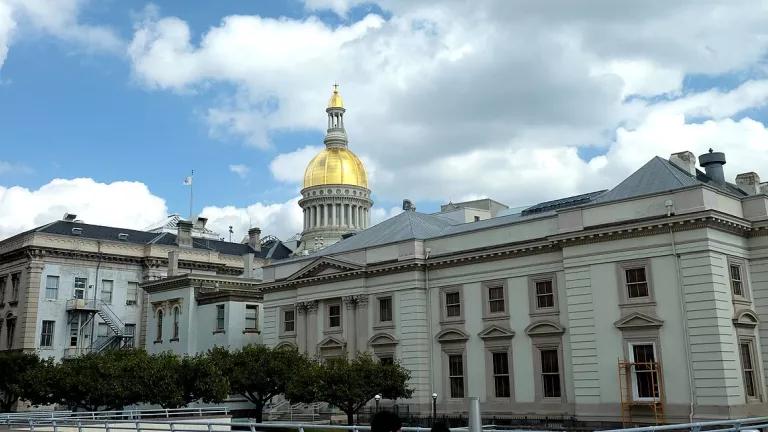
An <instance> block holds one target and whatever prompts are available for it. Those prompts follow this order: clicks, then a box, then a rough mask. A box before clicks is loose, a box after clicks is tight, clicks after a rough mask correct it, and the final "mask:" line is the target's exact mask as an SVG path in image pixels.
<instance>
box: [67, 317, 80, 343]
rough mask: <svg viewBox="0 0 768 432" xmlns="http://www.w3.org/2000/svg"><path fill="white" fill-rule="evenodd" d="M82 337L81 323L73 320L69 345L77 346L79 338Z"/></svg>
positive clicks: (70, 325)
mask: <svg viewBox="0 0 768 432" xmlns="http://www.w3.org/2000/svg"><path fill="white" fill-rule="evenodd" d="M79 337H80V324H78V322H77V321H73V322H72V323H70V324H69V346H71V347H76V346H77V340H78V339H79Z"/></svg>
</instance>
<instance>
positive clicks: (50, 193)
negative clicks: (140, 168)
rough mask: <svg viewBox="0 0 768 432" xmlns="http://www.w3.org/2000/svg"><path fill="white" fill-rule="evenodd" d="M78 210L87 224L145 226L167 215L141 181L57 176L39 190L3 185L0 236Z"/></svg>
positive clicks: (0, 204) (159, 199)
mask: <svg viewBox="0 0 768 432" xmlns="http://www.w3.org/2000/svg"><path fill="white" fill-rule="evenodd" d="M66 212H68V213H75V214H77V215H78V217H79V218H80V219H82V220H84V221H85V222H86V223H92V224H100V225H111V226H118V227H124V228H133V229H144V228H145V227H146V226H147V225H149V224H151V223H154V222H156V221H158V220H161V219H162V218H164V217H165V216H166V215H167V214H168V213H167V208H166V205H165V200H163V199H162V198H160V197H157V196H155V195H153V194H152V193H151V192H150V191H149V189H148V188H147V186H146V185H144V184H143V183H140V182H131V181H117V182H113V183H99V182H96V181H94V180H93V179H90V178H76V179H54V180H51V182H50V183H48V184H45V185H43V186H41V187H40V188H39V189H36V190H30V189H27V188H23V187H19V186H12V187H4V186H0V238H5V237H8V236H10V235H13V234H16V233H18V232H20V231H24V230H28V229H31V228H34V227H36V226H40V225H43V224H46V223H49V222H53V221H55V220H57V219H60V218H61V216H62V215H63V214H64V213H66Z"/></svg>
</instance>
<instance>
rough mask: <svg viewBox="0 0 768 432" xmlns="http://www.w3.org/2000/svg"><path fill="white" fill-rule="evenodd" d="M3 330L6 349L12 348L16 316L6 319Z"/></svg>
mask: <svg viewBox="0 0 768 432" xmlns="http://www.w3.org/2000/svg"><path fill="white" fill-rule="evenodd" d="M6 323H7V324H6V326H5V331H6V342H7V343H6V345H5V346H6V347H8V349H12V348H13V336H14V334H15V333H16V318H13V319H9V320H7V321H6Z"/></svg>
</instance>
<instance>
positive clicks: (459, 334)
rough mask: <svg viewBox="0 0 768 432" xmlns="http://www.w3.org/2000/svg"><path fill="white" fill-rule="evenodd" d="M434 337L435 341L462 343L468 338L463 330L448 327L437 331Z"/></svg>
mask: <svg viewBox="0 0 768 432" xmlns="http://www.w3.org/2000/svg"><path fill="white" fill-rule="evenodd" d="M435 339H437V341H438V342H440V343H456V342H462V343H463V342H466V341H468V340H469V335H468V334H466V333H465V332H464V331H463V330H459V329H455V328H449V329H445V330H443V331H441V332H440V333H438V334H437V335H436V336H435Z"/></svg>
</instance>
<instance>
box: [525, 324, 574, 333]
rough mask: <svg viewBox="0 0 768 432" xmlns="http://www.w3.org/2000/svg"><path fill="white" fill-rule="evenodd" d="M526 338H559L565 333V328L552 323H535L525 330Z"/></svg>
mask: <svg viewBox="0 0 768 432" xmlns="http://www.w3.org/2000/svg"><path fill="white" fill-rule="evenodd" d="M525 333H526V334H527V335H528V336H560V335H562V334H563V333H565V327H563V326H561V325H560V324H558V323H556V322H554V321H537V322H534V323H531V324H530V325H529V326H528V327H526V328H525Z"/></svg>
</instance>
